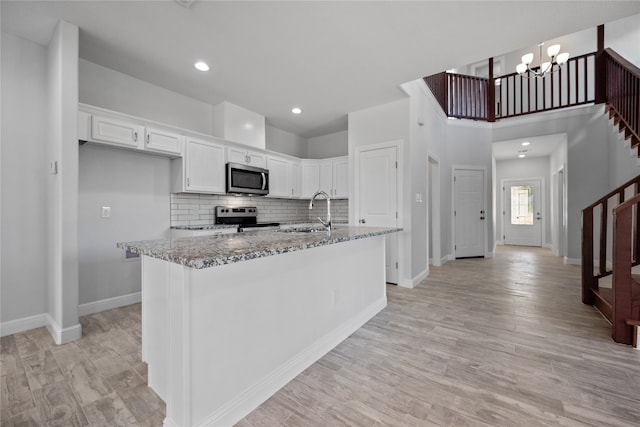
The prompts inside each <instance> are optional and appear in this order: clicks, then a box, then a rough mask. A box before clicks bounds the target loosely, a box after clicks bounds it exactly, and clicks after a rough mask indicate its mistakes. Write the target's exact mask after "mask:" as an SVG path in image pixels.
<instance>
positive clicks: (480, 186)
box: [453, 169, 487, 258]
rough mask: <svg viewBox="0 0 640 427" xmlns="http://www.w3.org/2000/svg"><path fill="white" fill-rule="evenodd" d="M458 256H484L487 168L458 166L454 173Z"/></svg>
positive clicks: (455, 248) (455, 249) (456, 247)
mask: <svg viewBox="0 0 640 427" xmlns="http://www.w3.org/2000/svg"><path fill="white" fill-rule="evenodd" d="M453 187H454V223H455V226H454V227H455V246H454V253H455V257H456V258H467V257H477V256H484V241H485V238H484V234H485V221H486V217H487V215H486V210H485V206H484V171H483V170H474V169H456V170H455V171H454V176H453Z"/></svg>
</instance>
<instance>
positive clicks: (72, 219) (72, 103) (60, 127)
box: [45, 21, 82, 344]
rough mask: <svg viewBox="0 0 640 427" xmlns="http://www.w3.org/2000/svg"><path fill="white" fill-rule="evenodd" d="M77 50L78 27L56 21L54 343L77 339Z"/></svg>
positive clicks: (51, 108) (50, 60) (51, 200)
mask: <svg viewBox="0 0 640 427" xmlns="http://www.w3.org/2000/svg"><path fill="white" fill-rule="evenodd" d="M78 46H79V29H78V27H76V26H75V25H72V24H69V23H67V22H65V21H59V22H58V25H57V27H56V30H55V31H54V34H53V37H52V38H51V41H50V42H49V46H48V47H47V72H48V85H47V86H48V87H47V89H48V132H49V134H48V135H47V143H46V149H45V150H47V155H48V159H49V161H54V162H57V165H58V167H57V173H56V174H49V176H48V183H47V184H48V185H47V195H48V212H47V219H48V234H49V241H48V243H49V244H48V249H49V250H48V253H47V255H48V258H49V273H48V280H49V284H48V296H49V309H48V313H49V318H48V320H49V324H48V327H49V330H50V332H51V334H52V335H53V338H54V340H55V341H56V343H57V344H62V343H64V342H68V341H72V340H74V339H78V338H80V336H81V334H82V329H81V326H80V323H79V321H78Z"/></svg>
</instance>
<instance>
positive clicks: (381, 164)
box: [358, 147, 398, 284]
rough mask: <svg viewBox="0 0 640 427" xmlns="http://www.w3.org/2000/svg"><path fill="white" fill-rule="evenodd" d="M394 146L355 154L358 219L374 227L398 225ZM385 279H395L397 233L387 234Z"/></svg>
mask: <svg viewBox="0 0 640 427" xmlns="http://www.w3.org/2000/svg"><path fill="white" fill-rule="evenodd" d="M396 150H397V149H396V147H387V148H378V149H371V150H363V151H360V154H359V158H358V170H359V173H358V184H359V189H358V200H359V211H358V222H359V223H360V224H362V225H370V226H374V227H397V226H398V218H397V212H398V201H397V192H398V188H397V179H398V178H397V171H398V170H397V151H396ZM385 247H386V249H385V253H386V271H387V274H386V281H387V282H388V283H396V284H397V283H398V267H397V266H398V243H397V237H396V233H393V234H389V235H387V236H386V245H385Z"/></svg>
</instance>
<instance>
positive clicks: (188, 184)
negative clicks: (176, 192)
mask: <svg viewBox="0 0 640 427" xmlns="http://www.w3.org/2000/svg"><path fill="white" fill-rule="evenodd" d="M190 185H191V183H190V182H189V178H187V187H188V186H190Z"/></svg>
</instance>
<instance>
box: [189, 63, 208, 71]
mask: <svg viewBox="0 0 640 427" xmlns="http://www.w3.org/2000/svg"><path fill="white" fill-rule="evenodd" d="M193 66H194V67H196V69H198V70H200V71H209V66H208V65H207V63H206V62H202V61H198V62H196V63H195V64H194V65H193Z"/></svg>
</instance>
